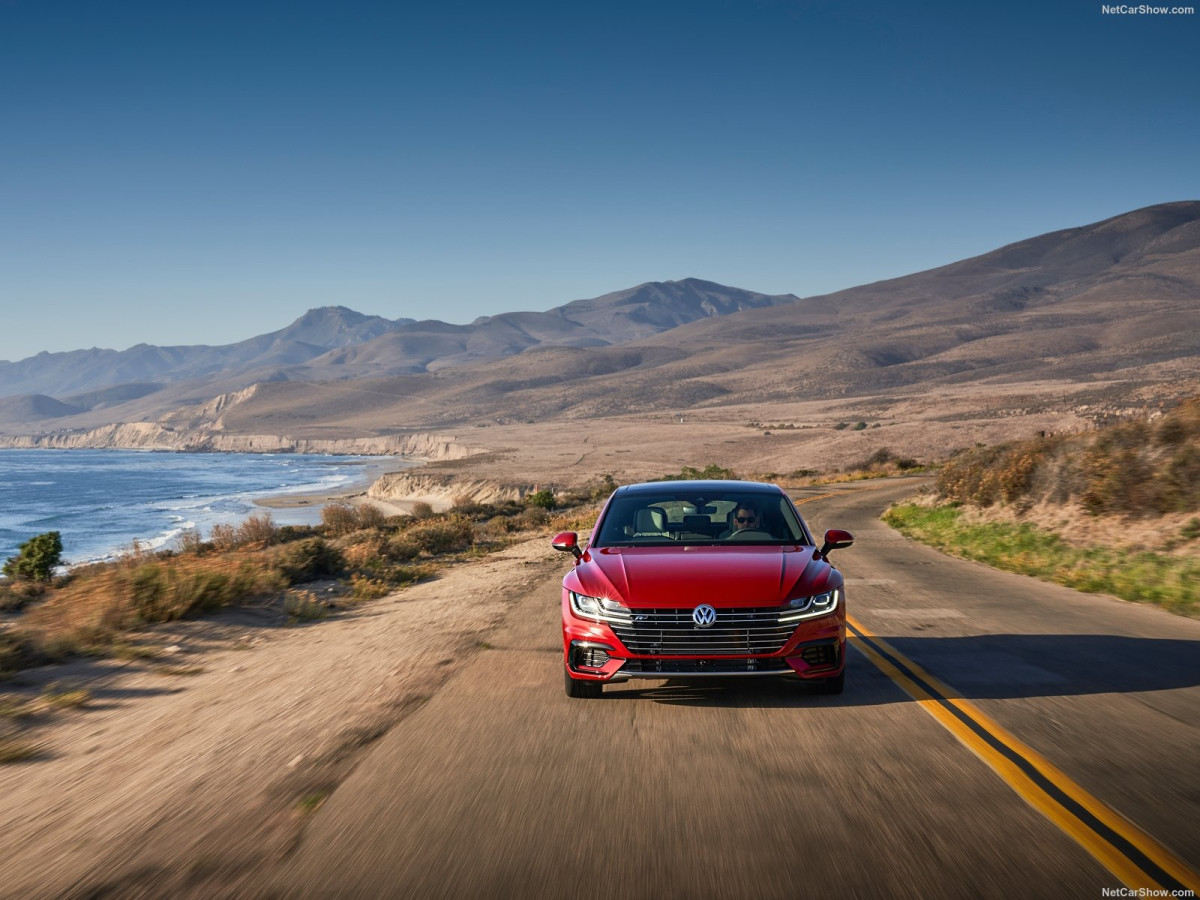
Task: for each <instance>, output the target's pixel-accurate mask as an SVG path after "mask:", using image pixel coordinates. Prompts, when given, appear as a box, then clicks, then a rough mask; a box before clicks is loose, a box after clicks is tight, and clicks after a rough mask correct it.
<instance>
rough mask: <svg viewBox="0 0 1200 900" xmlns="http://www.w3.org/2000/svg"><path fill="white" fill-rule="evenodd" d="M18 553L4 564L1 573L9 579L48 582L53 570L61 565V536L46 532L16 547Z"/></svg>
mask: <svg viewBox="0 0 1200 900" xmlns="http://www.w3.org/2000/svg"><path fill="white" fill-rule="evenodd" d="M17 549H18V550H19V551H20V552H19V553H18V554H17V555H16V556H10V557H9V558H8V561H7V562H5V563H4V568H3V572H4V574H5V575H7V576H8V577H9V578H32V579H33V580H34V581H49V580H50V576H51V575H53V574H54V570H55V569H56V568H57V567H58V566H60V565H61V564H62V549H63V546H62V535H61V534H59V533H58V532H57V531H47V532H46V533H45V534H39V535H37V536H36V537H31V538H30V539H29V540H27V541H26V542H25V543H23V544H20V545H18V547H17Z"/></svg>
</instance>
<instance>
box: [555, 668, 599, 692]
mask: <svg viewBox="0 0 1200 900" xmlns="http://www.w3.org/2000/svg"><path fill="white" fill-rule="evenodd" d="M563 679H564V682H563V686H564V687H565V688H566V689H567V696H568V697H576V698H579V699H590V698H595V697H599V696H600V695H601V694H603V693H604V685H603V683H601V682H599V681H581V680H580V679H578V678H572V677H571V673H570V672H569V671H568V670H567V669H566V667H565V666H564V667H563Z"/></svg>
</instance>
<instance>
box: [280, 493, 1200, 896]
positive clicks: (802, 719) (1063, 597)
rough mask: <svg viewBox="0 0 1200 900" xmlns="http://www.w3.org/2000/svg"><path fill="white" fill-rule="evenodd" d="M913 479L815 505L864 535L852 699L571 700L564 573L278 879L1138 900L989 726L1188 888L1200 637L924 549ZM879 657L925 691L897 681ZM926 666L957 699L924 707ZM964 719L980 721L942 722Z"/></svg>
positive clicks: (503, 889)
mask: <svg viewBox="0 0 1200 900" xmlns="http://www.w3.org/2000/svg"><path fill="white" fill-rule="evenodd" d="M912 487H913V485H912V484H911V483H900V484H897V483H894V482H893V483H889V484H884V485H880V484H879V483H874V484H872V483H866V484H863V485H859V486H855V487H845V488H835V489H824V490H813V491H812V492H809V497H808V498H806V497H805V496H804V495H803V494H798V495H797V496H798V499H802V500H807V502H806V503H805V504H804V505H803V506H802V507H801V509H802V510H803V512H804V514H805V516H806V518H808V520H809V522H810V524H811V525H812V526H813V528H814V530H817V531H822V532H823V531H824V530H825V529H826V528H832V527H841V528H848V529H849V530H851V531H853V532H854V533H855V535H856V537H857V541H856V544H855V546H854V547H853V548H851V549H849V550H845V551H841V552H839V553H838V554H836V555H835V558H834V561H835V563H836V564H837V565H838V566H839V567H840V568H841V569H842V570H843V572H844V573H845V574H846V578H847V593H848V601H849V609H850V613H851V616H852V617H853V620H854V622H855V623H856V625H857V630H858V633H859V634H860V635H862V636H861V637H856V638H855V641H854V643H855V646H856V649H855V650H854V651H852V653H851V656H850V659H849V665H850V670H849V675H848V683H847V688H846V693H845V694H844V695H842V696H837V697H826V696H818V695H815V694H811V693H809V692H807V691H806V690H805V689H803V688H801V687H798V686H795V685H791V684H788V683H784V682H773V681H767V680H762V681H759V680H742V681H732V682H722V683H715V682H705V683H703V684H686V683H679V682H658V681H633V682H627V683H625V684H623V685H618V686H613V687H609V688H606V691H605V694H604V696H603V697H602V698H600V699H597V700H571V699H569V698H567V697H566V696H565V695H564V693H563V690H562V684H561V683H562V674H561V672H562V670H561V666H562V663H561V657H560V649H559V646H558V643H559V635H558V616H559V590H560V587H559V579H558V577H555V578H552V579H550V580H548V581H546V583H545V584H543V585H541V586H539V587H538V588H536V589H535V590H533V591H531V592H529V593H528V594H527V595H525V596H523V597H522V598H521V599H520V601H519V602H518V603H517V604H516V605H515V606H514V608H513V610H512V612H511V613H510V614H509V616H508V618H507V619H506V620H505V622H504V623H503V625H502V626H501V627H500V628H499V629H498V630H497V631H496V633H495V635H494V636H493V637H491V638H490V639H489V641H488V643H489V644H490V649H487V650H485V651H484V652H481V653H478V654H476V655H475V656H474V657H473V658H471V659H470V660H469V661H468V662H466V663H465V664H464V665H463V667H462V669H461V671H460V672H459V673H458V674H457V675H456V676H455V677H454V678H453V679H452V680H451V681H450V682H449V683H448V684H447V685H446V686H445V687H444V688H443V689H442V690H441V691H440V692H439V693H438V694H437V695H436V696H435V697H434V698H433V699H432V700H431V701H430V702H429V703H428V704H427V705H426V706H425V707H424V708H423V709H422V710H421V711H420V712H419V713H417V714H415V715H413V716H411V717H410V718H408V719H406V720H405V722H404V724H403V725H402V726H401V727H400V728H397V729H395V730H394V731H393V732H391V733H389V734H388V735H387V736H385V737H384V738H382V739H381V740H380V741H379V742H378V743H377V744H376V746H375V747H374V748H373V749H372V750H371V752H370V753H369V754H368V755H367V756H366V758H365V759H364V760H363V761H362V762H361V764H360V765H359V766H358V768H357V769H356V770H355V772H354V773H353V774H352V775H351V776H350V777H349V779H348V780H346V781H345V782H344V783H343V784H342V785H341V786H340V787H339V788H338V790H337V791H336V792H335V793H334V794H333V795H332V796H331V797H330V798H329V800H328V801H327V802H326V803H325V804H324V806H323V807H322V808H321V809H320V810H319V811H318V812H317V813H316V814H315V815H314V816H313V819H312V822H311V823H310V824H309V826H308V827H307V829H306V830H305V833H304V836H303V839H302V841H301V843H300V845H299V846H298V847H297V849H296V851H295V852H294V853H293V854H292V855H291V856H290V857H289V859H288V860H287V862H286V863H285V864H284V866H282V867H281V868H279V869H277V870H275V871H274V872H273V873H271V874H270V875H269V877H268V878H267V879H266V880H265V881H264V882H262V883H261V884H260V885H259V891H261V892H263V893H269V894H277V895H279V896H395V897H410V896H411V897H438V896H442V897H493V896H495V897H505V896H512V897H555V898H559V897H581V898H583V897H587V898H591V897H596V898H600V897H629V898H639V897H655V898H676V897H678V898H685V897H687V898H692V897H731V898H733V897H736V898H743V897H756V898H770V897H781V898H782V897H787V898H797V897H830V896H834V897H841V896H853V897H872V898H875V897H962V896H977V897H1021V898H1028V897H1055V898H1061V897H1102V896H1105V894H1104V891H1105V889H1107V890H1109V891H1115V890H1117V889H1120V888H1122V887H1123V886H1126V885H1129V884H1130V881H1129V878H1128V877H1127V878H1125V879H1124V880H1123V878H1122V876H1121V865H1122V864H1123V863H1122V860H1123V859H1125V858H1126V857H1129V856H1134V857H1137V856H1138V854H1139V853H1141V850H1139V849H1138V848H1137V847H1133V848H1130V846H1129V844H1128V842H1126V843H1125V844H1122V839H1121V838H1119V837H1118V838H1117V839H1115V840H1114V843H1116V844H1117V845H1119V846H1118V849H1117V850H1115V851H1114V850H1112V848H1111V846H1110V847H1109V848H1108V849H1107V850H1105V849H1104V848H1103V847H1101V849H1099V850H1097V849H1096V847H1095V846H1091V847H1090V848H1089V841H1092V839H1093V838H1094V835H1093V834H1092V832H1091V831H1089V828H1088V826H1087V825H1086V822H1085V824H1084V825H1082V826H1081V825H1080V824H1079V821H1077V820H1076V819H1073V818H1072V816H1071V815H1069V814H1061V813H1059V812H1056V811H1055V809H1054V808H1051V807H1050V806H1048V805H1041V806H1039V802H1040V801H1038V799H1037V797H1033V796H1032V795H1031V794H1029V793H1022V791H1021V787H1020V784H1019V783H1018V782H1019V781H1020V777H1021V776H1020V772H1019V771H1018V770H1019V769H1020V767H1021V765H1025V766H1026V768H1028V767H1029V765H1030V764H1028V763H1020V761H1018V762H1017V763H1015V764H1013V765H1009V764H1008V763H1006V762H1004V761H1003V760H1001V762H1000V763H996V762H995V761H992V762H989V761H988V754H989V752H991V751H988V750H987V749H986V748H984V749H983V750H979V749H972V747H971V742H972V741H973V740H976V738H973V737H972V736H971V734H969V733H967V732H968V731H970V729H975V730H976V732H978V733H979V734H985V733H989V732H990V733H993V734H999V735H1001V737H1000V738H999V739H998V740H999V742H1000V744H1001V745H1002V750H1001V752H1008V751H1007V750H1004V749H1003V747H1007V746H1016V747H1018V749H1019V750H1020V752H1024V753H1025V754H1026V757H1027V758H1032V759H1034V760H1035V761H1040V763H1038V764H1045V765H1043V770H1044V771H1051V772H1052V775H1051V776H1049V780H1050V781H1051V782H1053V784H1051V785H1050V787H1049V788H1048V790H1049V792H1050V793H1055V792H1056V791H1057V792H1059V793H1066V794H1068V795H1069V797H1068V800H1067V801H1066V802H1065V806H1066V807H1068V808H1072V809H1075V810H1076V811H1077V812H1078V811H1079V809H1078V808H1079V807H1080V805H1081V803H1082V805H1086V806H1089V807H1091V808H1092V809H1093V811H1092V812H1088V811H1086V810H1085V811H1083V812H1082V813H1080V817H1081V818H1082V819H1084V820H1088V821H1092V822H1095V821H1096V820H1097V819H1099V820H1100V821H1101V822H1102V823H1103V822H1117V823H1118V826H1116V827H1117V828H1118V830H1119V829H1120V828H1123V827H1126V820H1127V821H1128V823H1132V825H1130V826H1128V827H1129V828H1131V829H1132V830H1133V831H1135V832H1137V833H1139V834H1141V835H1142V837H1141V838H1137V839H1136V840H1137V841H1144V842H1143V843H1142V844H1141V846H1143V847H1146V846H1150V847H1152V849H1151V850H1147V851H1146V853H1143V854H1142V857H1144V856H1146V855H1150V856H1152V857H1154V858H1155V859H1157V860H1159V861H1161V860H1163V859H1167V860H1168V861H1171V860H1173V861H1174V862H1168V863H1166V864H1164V865H1168V866H1170V865H1174V864H1175V863H1179V861H1182V862H1181V863H1180V865H1182V869H1180V868H1175V869H1173V871H1175V872H1176V873H1177V874H1178V873H1180V872H1181V871H1182V872H1183V875H1182V877H1184V878H1189V877H1191V875H1192V873H1194V870H1195V869H1197V868H1200V622H1198V621H1195V620H1189V619H1181V618H1179V617H1175V616H1171V615H1169V614H1167V613H1163V612H1160V611H1158V610H1155V609H1151V608H1146V607H1141V606H1137V605H1132V604H1126V603H1122V602H1120V601H1117V600H1114V599H1111V598H1107V597H1098V596H1090V595H1084V594H1079V593H1076V592H1074V591H1071V590H1067V589H1064V588H1059V587H1056V586H1052V585H1045V584H1041V583H1039V582H1035V581H1033V580H1030V579H1026V578H1022V577H1020V576H1014V575H1006V574H1002V573H997V572H994V571H992V570H990V569H988V568H986V567H984V566H980V565H977V564H974V563H969V562H962V561H958V560H952V559H948V558H946V557H943V556H941V555H940V554H938V553H935V552H934V551H931V550H928V549H925V548H923V547H921V546H919V545H916V544H913V543H911V542H909V541H907V540H906V539H904V538H902V537H901V536H899V535H897V534H896V533H895V532H893V531H891V530H890V529H888V528H887V527H886V526H884V525H882V524H881V523H880V522H879V521H878V520H877V516H878V514H879V512H880V511H881V510H882V509H883V508H884V507H885V506H886V505H887V504H888V503H889V502H890V501H892V500H893V499H895V498H897V497H899V496H902V495H903V494H904V493H905V492H907V491H910V490H912ZM566 568H567V558H566V557H565V556H564V558H563V566H562V571H565V570H566ZM560 574H561V573H560ZM497 589H502V587H501V586H498V588H497ZM883 654H891V655H890V656H888V657H887V660H890V661H885V662H884V663H883V664H882V665H884V668H891V669H892V670H893V671H895V667H896V666H900V665H907V666H911V668H909V669H907V670H905V671H908V672H909V676H910V677H908V678H906V677H904V676H897V677H895V678H894V677H890V676H889V674H886V673H885V671H884V670H883V669H881V668H880V667H879V665H877V664H876V663H875V662H873V661H872V660H873V659H875V660H878V659H881V658H883V656H882V655H883ZM913 672H916V673H918V674H919V675H920V676H928V682H927V683H926V686H927V687H928V689H929V690H930V691H937V692H940V695H939V696H938V697H935V698H933V699H929V698H928V697H927V698H925V699H923V700H921V701H920V702H919V701H918V700H917V699H914V696H913V695H912V693H911V692H910V691H906V690H905V689H903V686H902V682H906V681H907V682H909V687H910V688H911V679H913V678H917V677H918V676H917V675H913V674H912V673H913ZM930 684H932V685H933V686H932V687H929V685H930ZM917 695H918V696H921V691H920V690H918V691H917ZM939 704H940V706H939ZM947 710H950V711H951V713H952V714H953V715H957V716H959V718H960V719H961V720H962V722H965V723H966V725H962V724H959V725H955V723H954V722H950V723H949V724H947V722H946V721H942V720H939V715H940V716H941V718H942V719H943V720H944V719H947V713H946V711H947ZM956 710H957V711H956ZM964 710H965V712H964ZM979 723H982V724H979ZM977 726H978V727H977ZM956 731H957V732H958V733H956ZM964 734H965V735H966V736H965V737H964V736H963V735H964ZM987 739H988V740H990V738H987ZM980 740H982V739H980ZM1005 742H1007V743H1005ZM993 743H995V741H993ZM1014 752H1016V751H1014ZM1010 755H1011V754H1010ZM1050 767H1053V768H1052V769H1051V768H1050ZM1010 769H1011V770H1012V771H1011V772H1010V771H1009V770H1010ZM1079 796H1084V797H1086V798H1087V799H1086V800H1084V801H1078V800H1077V799H1070V798H1072V797H1074V798H1077V797H1079ZM1096 828H1098V829H1099V830H1101V831H1103V830H1104V828H1105V826H1104V825H1103V824H1101V825H1099V826H1096ZM1093 830H1095V829H1093ZM1092 843H1093V844H1094V843H1095V841H1092ZM1101 843H1103V842H1101ZM1122 847H1123V848H1124V849H1122ZM1142 857H1139V858H1142ZM1126 861H1127V860H1126ZM1143 861H1144V859H1143ZM1152 865H1153V860H1151V866H1152ZM1144 868H1145V867H1144V866H1143V869H1144ZM1136 869H1137V867H1136V866H1134V870H1136ZM1156 871H1160V872H1161V866H1160V869H1159V870H1156ZM1134 877H1135V879H1136V878H1137V877H1141V876H1140V875H1137V874H1136V871H1135V875H1134ZM1152 883H1153V882H1152ZM1182 883H1183V884H1191V882H1188V881H1183V882H1182ZM1158 884H1159V885H1160V886H1161V884H1162V879H1161V878H1160V879H1159V882H1158ZM1173 886H1174V887H1178V886H1179V884H1178V883H1176V884H1174V885H1173ZM1108 896H1117V894H1115V893H1110V894H1108Z"/></svg>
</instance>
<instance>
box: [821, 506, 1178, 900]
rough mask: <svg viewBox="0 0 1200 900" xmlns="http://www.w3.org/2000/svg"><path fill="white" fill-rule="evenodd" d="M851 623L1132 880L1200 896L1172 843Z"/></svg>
mask: <svg viewBox="0 0 1200 900" xmlns="http://www.w3.org/2000/svg"><path fill="white" fill-rule="evenodd" d="M814 499H815V498H814ZM847 624H848V625H849V628H850V641H851V644H852V645H853V646H854V647H855V648H856V649H857V650H859V651H860V652H861V653H862V654H863V655H864V656H866V657H867V659H869V660H870V661H871V662H872V663H874V664H875V666H876V667H877V668H878V669H879V670H880V671H881V672H883V673H884V674H885V675H887V676H888V677H889V678H891V679H892V681H894V682H896V684H898V685H899V686H900V687H901V688H903V689H904V691H905V692H906V693H908V695H909V696H911V697H912V698H913V699H914V700H915V701H917V703H919V704H920V705H921V708H922V709H924V710H925V712H927V713H929V715H931V716H933V718H934V719H936V720H937V722H938V723H939V724H940V725H941V726H942V727H943V728H945V729H946V730H947V731H949V732H950V733H951V734H953V735H954V736H955V737H956V738H957V739H958V740H959V741H960V742H961V743H963V744H964V745H966V747H967V748H968V749H970V750H971V752H973V753H974V754H975V755H976V756H978V757H979V758H980V759H982V760H983V761H984V762H985V763H987V765H988V766H990V767H991V768H992V769H993V770H994V771H995V772H996V773H997V774H998V775H999V776H1000V777H1001V778H1003V779H1004V781H1005V782H1006V783H1007V784H1008V785H1009V787H1011V788H1012V789H1013V790H1014V791H1016V792H1017V794H1019V795H1020V796H1021V797H1022V798H1023V799H1024V800H1025V801H1026V802H1027V803H1029V805H1030V806H1032V807H1033V808H1034V809H1036V810H1038V811H1039V812H1040V813H1042V815H1044V816H1045V817H1046V818H1048V819H1049V820H1050V821H1051V822H1053V823H1054V824H1055V825H1056V826H1058V828H1060V829H1061V830H1062V831H1063V832H1065V833H1066V834H1067V835H1069V836H1070V837H1071V838H1073V839H1074V840H1075V841H1076V842H1077V843H1078V844H1079V845H1080V846H1082V847H1083V848H1084V849H1085V850H1087V851H1088V853H1090V854H1091V855H1092V856H1093V857H1095V858H1096V860H1097V861H1099V862H1100V863H1101V864H1102V865H1103V866H1104V867H1105V868H1107V869H1108V870H1109V871H1110V872H1112V873H1113V874H1114V875H1115V876H1117V877H1118V878H1119V879H1121V881H1122V882H1123V883H1124V884H1125V886H1126V887H1129V888H1131V889H1134V890H1138V889H1146V890H1167V891H1186V890H1190V891H1192V892H1194V893H1195V894H1198V895H1200V875H1198V874H1197V873H1196V872H1195V871H1194V870H1193V869H1191V868H1190V867H1189V866H1188V865H1187V864H1186V863H1185V862H1183V861H1182V860H1181V859H1179V858H1178V857H1176V856H1175V855H1174V854H1173V853H1171V851H1170V850H1168V849H1167V848H1166V847H1163V846H1162V845H1161V844H1159V843H1158V842H1157V841H1155V840H1154V838H1152V837H1150V835H1148V834H1146V833H1145V832H1144V831H1142V830H1141V829H1140V828H1138V827H1137V826H1136V825H1134V824H1133V823H1132V822H1130V821H1128V820H1127V819H1125V818H1124V817H1123V816H1121V815H1120V814H1119V813H1116V812H1114V811H1113V810H1111V809H1109V808H1108V807H1107V806H1105V805H1104V804H1103V803H1101V802H1100V801H1099V800H1097V799H1096V798H1095V797H1093V796H1092V795H1091V794H1089V793H1088V792H1087V791H1085V790H1084V789H1083V788H1082V787H1080V786H1079V785H1078V784H1076V783H1075V782H1074V781H1072V780H1071V779H1070V778H1068V777H1067V776H1066V774H1064V773H1063V772H1062V771H1060V770H1059V769H1058V768H1056V767H1055V766H1054V765H1052V764H1051V763H1050V762H1049V761H1048V760H1046V759H1045V758H1043V757H1042V756H1040V755H1039V754H1038V753H1037V752H1036V751H1034V750H1033V749H1032V748H1030V747H1028V746H1026V745H1025V744H1024V743H1022V742H1021V741H1019V740H1018V739H1017V738H1016V737H1015V736H1013V735H1012V734H1010V733H1009V732H1007V731H1005V730H1004V729H1003V728H1001V727H1000V725H999V724H998V723H996V722H994V721H993V720H992V719H990V718H989V717H988V716H986V715H984V713H983V711H982V710H980V709H979V708H978V707H976V706H975V705H974V704H973V703H970V702H968V701H967V700H963V699H962V698H961V697H958V696H956V693H957V692H956V691H953V690H951V689H950V688H948V687H946V686H945V685H944V684H942V683H941V682H940V681H938V680H937V679H936V678H934V677H933V676H932V675H930V674H929V673H928V672H926V671H925V670H924V669H922V668H921V667H920V666H918V665H917V664H916V663H915V662H913V661H912V660H910V659H907V658H906V657H904V656H903V655H901V654H900V653H899V652H897V650H896V649H895V648H894V647H892V646H891V645H889V644H888V643H887V642H886V641H884V640H881V639H880V638H879V637H877V636H876V635H874V634H872V633H871V632H870V631H868V630H867V629H866V628H865V627H863V625H861V624H860V623H859V622H857V621H856V620H854V619H853V618H850V617H847Z"/></svg>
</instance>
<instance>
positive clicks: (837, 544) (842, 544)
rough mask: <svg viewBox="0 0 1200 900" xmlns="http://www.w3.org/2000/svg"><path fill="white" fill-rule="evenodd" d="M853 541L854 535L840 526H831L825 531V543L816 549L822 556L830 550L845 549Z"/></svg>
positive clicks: (826, 554)
mask: <svg viewBox="0 0 1200 900" xmlns="http://www.w3.org/2000/svg"><path fill="white" fill-rule="evenodd" d="M853 543H854V535H852V534H851V533H850V532H848V531H842V530H841V529H840V528H831V529H829V531H827V532H825V543H824V544H823V545H822V546H821V549H820V550H819V551H818V552H819V553H820V554H821V555H822V556H828V555H829V552H830V551H831V550H845V549H846V548H847V547H849V546H851V545H852V544H853Z"/></svg>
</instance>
